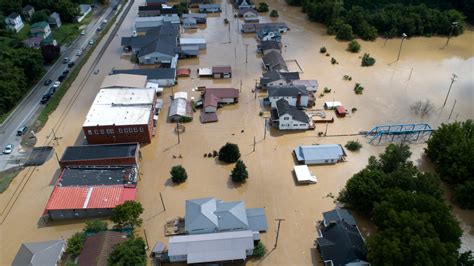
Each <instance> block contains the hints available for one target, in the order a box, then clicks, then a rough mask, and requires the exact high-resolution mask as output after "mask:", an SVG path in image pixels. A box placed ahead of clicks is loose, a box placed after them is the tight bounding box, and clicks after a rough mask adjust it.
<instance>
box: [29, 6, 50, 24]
mask: <svg viewBox="0 0 474 266" xmlns="http://www.w3.org/2000/svg"><path fill="white" fill-rule="evenodd" d="M48 17H49V12H48V10H46V9H43V10H39V11H36V12H35V13H33V16H31V20H30V23H31V24H33V23H36V22H41V21H48Z"/></svg>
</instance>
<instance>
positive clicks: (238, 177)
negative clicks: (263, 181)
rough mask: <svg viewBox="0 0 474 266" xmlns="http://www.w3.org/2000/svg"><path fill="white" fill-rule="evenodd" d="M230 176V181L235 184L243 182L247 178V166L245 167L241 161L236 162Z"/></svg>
mask: <svg viewBox="0 0 474 266" xmlns="http://www.w3.org/2000/svg"><path fill="white" fill-rule="evenodd" d="M230 176H231V177H232V181H234V182H236V183H240V182H244V181H245V179H247V178H248V177H249V173H248V172H247V166H245V164H244V162H243V161H242V160H238V161H237V164H236V165H235V167H234V169H233V170H232V173H231V174H230Z"/></svg>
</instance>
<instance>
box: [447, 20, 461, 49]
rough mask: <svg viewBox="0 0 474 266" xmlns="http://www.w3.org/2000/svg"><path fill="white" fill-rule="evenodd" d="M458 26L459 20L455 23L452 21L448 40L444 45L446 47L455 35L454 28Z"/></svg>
mask: <svg viewBox="0 0 474 266" xmlns="http://www.w3.org/2000/svg"><path fill="white" fill-rule="evenodd" d="M458 26H459V22H457V21H454V22H453V23H451V30H450V31H449V35H448V40H447V41H446V44H445V45H444V47H446V46H448V44H449V40H450V39H451V36H453V30H454V29H455V28H457V27H458Z"/></svg>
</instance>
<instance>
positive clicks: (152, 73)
mask: <svg viewBox="0 0 474 266" xmlns="http://www.w3.org/2000/svg"><path fill="white" fill-rule="evenodd" d="M112 74H132V75H144V76H147V79H148V80H151V79H175V78H176V69H175V68H145V69H114V70H113V71H112Z"/></svg>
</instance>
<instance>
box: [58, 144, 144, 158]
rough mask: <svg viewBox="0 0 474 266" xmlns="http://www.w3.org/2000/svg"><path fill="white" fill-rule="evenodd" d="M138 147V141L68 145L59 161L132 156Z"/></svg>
mask: <svg viewBox="0 0 474 266" xmlns="http://www.w3.org/2000/svg"><path fill="white" fill-rule="evenodd" d="M138 149H139V144H138V143H120V144H105V145H82V146H69V147H67V148H66V150H65V151H64V153H63V156H62V157H61V162H63V161H83V160H100V159H111V158H131V157H133V158H134V157H135V155H136V154H137V150H138Z"/></svg>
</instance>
